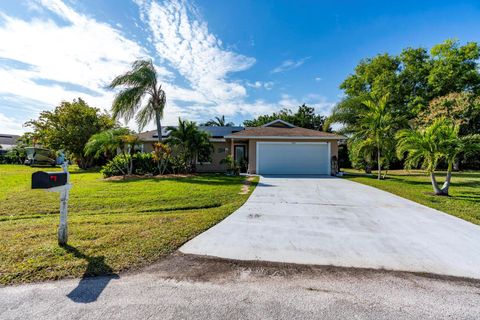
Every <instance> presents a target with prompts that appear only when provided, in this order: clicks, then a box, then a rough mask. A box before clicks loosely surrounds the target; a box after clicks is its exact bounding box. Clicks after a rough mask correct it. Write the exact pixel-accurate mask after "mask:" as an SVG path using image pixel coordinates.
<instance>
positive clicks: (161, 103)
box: [110, 60, 166, 142]
mask: <svg viewBox="0 0 480 320" xmlns="http://www.w3.org/2000/svg"><path fill="white" fill-rule="evenodd" d="M116 87H121V88H122V89H121V90H120V92H119V93H117V95H116V96H115V99H114V101H113V104H112V112H113V117H114V118H115V119H118V118H123V119H125V121H127V122H128V121H130V120H131V119H132V118H133V117H134V116H135V120H136V122H137V125H138V128H139V131H141V130H143V128H145V126H146V125H147V124H148V123H149V122H150V121H152V120H153V119H155V123H156V125H157V134H158V141H159V142H160V141H162V123H161V120H162V119H163V112H164V109H165V104H166V95H165V91H164V90H163V89H162V85H160V84H158V81H157V71H156V70H155V67H154V65H153V62H152V61H151V60H137V61H135V62H134V63H133V64H132V69H131V70H130V71H128V72H127V73H125V74H122V75H120V76H118V77H116V78H115V79H113V81H112V83H111V84H110V88H116ZM144 98H146V99H144ZM144 100H146V101H145V104H144V105H143V106H142V101H144Z"/></svg>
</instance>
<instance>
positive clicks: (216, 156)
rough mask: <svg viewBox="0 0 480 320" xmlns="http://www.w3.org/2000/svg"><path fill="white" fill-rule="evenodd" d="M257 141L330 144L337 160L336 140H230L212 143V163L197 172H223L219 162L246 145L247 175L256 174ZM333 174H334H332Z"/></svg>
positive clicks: (150, 148) (145, 148) (150, 145)
mask: <svg viewBox="0 0 480 320" xmlns="http://www.w3.org/2000/svg"><path fill="white" fill-rule="evenodd" d="M257 141H277V142H330V148H331V149H330V152H331V156H332V157H333V156H336V157H337V159H338V141H337V140H326V139H307V140H305V139H303V140H302V139H295V140H294V139H249V140H248V142H246V141H245V139H242V140H241V141H240V140H239V141H235V140H233V143H232V140H231V139H226V141H225V142H213V143H212V144H213V147H214V150H213V153H212V161H211V162H210V163H204V164H197V171H198V172H225V171H226V166H225V165H224V164H220V161H222V160H223V159H225V157H226V156H227V154H229V153H231V155H232V157H233V147H232V146H234V145H237V144H244V145H247V157H248V173H250V174H255V173H256V163H257V154H256V153H257ZM154 143H155V142H144V143H143V152H152V151H153V144H154ZM332 174H334V172H332Z"/></svg>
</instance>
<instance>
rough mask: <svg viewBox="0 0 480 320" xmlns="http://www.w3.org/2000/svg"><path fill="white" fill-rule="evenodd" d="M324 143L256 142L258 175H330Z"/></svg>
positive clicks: (327, 150) (326, 146) (327, 152)
mask: <svg viewBox="0 0 480 320" xmlns="http://www.w3.org/2000/svg"><path fill="white" fill-rule="evenodd" d="M329 147H330V144H329V143H326V142H257V163H256V164H257V173H258V174H328V175H329V174H330V161H329V159H330V155H329V149H330V148H329Z"/></svg>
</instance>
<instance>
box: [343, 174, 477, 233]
mask: <svg viewBox="0 0 480 320" xmlns="http://www.w3.org/2000/svg"><path fill="white" fill-rule="evenodd" d="M342 171H345V172H347V173H349V174H347V175H346V176H345V178H346V179H348V180H352V181H355V182H360V183H363V184H366V185H369V186H373V187H376V188H378V189H382V190H385V191H388V192H391V193H393V194H396V195H399V196H401V197H404V198H407V199H410V200H413V201H415V202H418V203H421V204H423V205H426V206H429V207H431V208H435V209H437V210H441V211H443V212H446V213H449V214H451V215H453V216H456V217H459V218H462V219H465V220H467V221H470V222H472V223H475V224H479V225H480V172H478V171H476V172H474V171H470V172H458V173H454V174H453V178H452V184H451V186H450V196H449V197H444V196H434V195H432V194H433V190H432V185H431V184H430V178H429V177H428V176H427V175H426V173H425V172H422V171H419V170H414V171H410V172H408V171H404V170H394V171H389V174H388V176H387V179H386V180H381V181H378V180H377V179H376V176H375V174H376V173H373V175H366V174H362V173H361V172H360V171H357V170H353V169H342ZM437 176H438V179H437V180H438V181H439V182H442V183H443V180H444V177H445V172H441V173H438V175H437Z"/></svg>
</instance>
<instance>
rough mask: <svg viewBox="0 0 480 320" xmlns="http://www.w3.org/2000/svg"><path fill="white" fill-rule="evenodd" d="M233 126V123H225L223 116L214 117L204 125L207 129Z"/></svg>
mask: <svg viewBox="0 0 480 320" xmlns="http://www.w3.org/2000/svg"><path fill="white" fill-rule="evenodd" d="M234 125H235V124H234V123H233V122H226V120H225V116H221V117H215V118H213V119H210V120H208V121H207V122H205V124H204V126H207V127H233V126H234Z"/></svg>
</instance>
